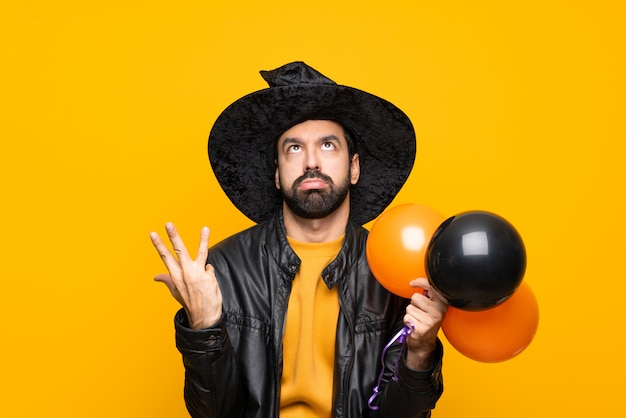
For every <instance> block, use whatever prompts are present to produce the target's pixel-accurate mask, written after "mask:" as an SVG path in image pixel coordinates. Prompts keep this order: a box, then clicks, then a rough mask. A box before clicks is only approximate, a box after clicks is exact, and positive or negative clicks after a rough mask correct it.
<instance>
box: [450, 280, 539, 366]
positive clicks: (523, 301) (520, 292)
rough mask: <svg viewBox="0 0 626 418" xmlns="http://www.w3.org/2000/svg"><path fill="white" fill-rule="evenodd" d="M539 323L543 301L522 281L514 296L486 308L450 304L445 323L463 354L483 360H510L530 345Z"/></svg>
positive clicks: (454, 342)
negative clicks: (462, 308) (540, 307)
mask: <svg viewBox="0 0 626 418" xmlns="http://www.w3.org/2000/svg"><path fill="white" fill-rule="evenodd" d="M538 325H539V305H538V303H537V299H536V298H535V295H534V293H533V291H532V290H531V288H530V286H528V285H527V284H526V283H524V282H522V283H521V284H520V286H519V287H518V289H517V290H516V291H515V293H513V295H511V297H510V298H508V299H507V300H505V301H504V302H502V303H501V304H499V305H497V306H495V307H493V308H490V309H486V310H482V311H466V310H461V309H457V308H453V307H450V308H448V312H447V313H446V317H445V318H444V320H443V324H442V326H441V328H442V330H443V333H444V334H445V336H446V338H447V339H448V341H449V342H450V344H451V345H452V346H453V347H454V348H456V349H457V350H458V351H459V352H460V353H461V354H463V355H464V356H466V357H469V358H470V359H472V360H476V361H480V362H483V363H497V362H501V361H505V360H509V359H511V358H513V357H515V356H516V355H518V354H519V353H521V352H522V351H524V349H526V347H528V345H529V344H530V343H531V341H532V340H533V338H534V337H535V333H536V332H537V327H538Z"/></svg>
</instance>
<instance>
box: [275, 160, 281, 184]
mask: <svg viewBox="0 0 626 418" xmlns="http://www.w3.org/2000/svg"><path fill="white" fill-rule="evenodd" d="M274 166H275V167H276V171H275V172H274V185H275V186H276V188H277V189H278V190H280V175H279V174H278V161H274Z"/></svg>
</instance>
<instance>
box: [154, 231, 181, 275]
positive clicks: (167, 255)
mask: <svg viewBox="0 0 626 418" xmlns="http://www.w3.org/2000/svg"><path fill="white" fill-rule="evenodd" d="M150 240H151V241H152V245H154V248H156V250H157V252H158V253H159V255H160V256H161V259H163V262H164V263H165V266H166V267H167V268H168V270H169V269H170V266H171V265H172V264H173V263H175V262H176V259H175V257H174V255H173V254H172V253H171V252H170V250H169V248H167V245H165V243H164V242H163V240H162V239H161V237H160V236H159V234H157V233H156V232H150Z"/></svg>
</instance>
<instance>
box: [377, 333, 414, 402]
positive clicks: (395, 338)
mask: <svg viewBox="0 0 626 418" xmlns="http://www.w3.org/2000/svg"><path fill="white" fill-rule="evenodd" d="M409 325H410V326H411V328H409V327H407V326H406V325H405V326H404V328H402V329H401V330H400V331H398V333H397V334H396V335H394V336H393V338H392V339H391V340H390V341H389V342H388V343H387V345H386V346H385V348H383V352H382V354H381V355H380V361H381V363H382V365H383V368H382V370H381V371H380V375H379V376H378V384H377V385H376V387H375V388H374V391H373V392H374V393H373V394H372V396H371V397H370V398H369V400H368V401H367V406H369V408H370V409H371V410H372V411H376V410H377V409H378V406H376V405H372V404H373V402H374V400H376V398H377V397H378V395H380V385H381V384H382V382H383V376H384V374H385V355H386V354H387V350H389V348H390V347H391V346H392V345H393V344H394V343H395V342H396V341H397V342H398V344H404V342H405V341H406V339H407V337H408V336H409V334H411V331H412V330H413V329H415V327H413V324H409ZM401 352H402V351H401ZM400 357H401V355H400V356H398V359H397V360H396V365H395V368H394V370H393V376H392V377H391V378H392V379H393V380H394V381H396V382H397V381H398V376H396V372H397V370H398V364H399V362H400Z"/></svg>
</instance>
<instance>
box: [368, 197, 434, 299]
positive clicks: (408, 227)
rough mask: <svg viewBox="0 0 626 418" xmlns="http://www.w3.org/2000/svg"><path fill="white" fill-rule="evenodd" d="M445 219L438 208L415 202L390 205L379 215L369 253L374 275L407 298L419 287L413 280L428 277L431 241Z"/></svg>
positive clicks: (384, 285) (393, 291)
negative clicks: (427, 258)
mask: <svg viewBox="0 0 626 418" xmlns="http://www.w3.org/2000/svg"><path fill="white" fill-rule="evenodd" d="M444 220H445V218H444V217H443V215H441V214H440V213H439V212H437V211H436V210H434V209H431V208H429V207H427V206H422V205H418V204H413V203H407V204H403V205H398V206H395V207H393V208H391V209H388V210H386V211H385V212H383V213H382V214H381V215H380V216H379V217H378V219H376V221H375V222H374V223H373V224H372V228H371V230H370V233H369V236H368V238H367V244H366V255H367V261H368V263H369V266H370V269H371V270H372V273H373V274H374V277H376V280H378V282H379V283H380V284H381V285H382V286H383V287H384V288H385V289H387V290H388V291H390V292H391V293H394V294H396V295H399V296H402V297H405V298H410V297H411V296H413V294H414V293H416V292H417V291H418V290H417V289H416V288H414V287H411V286H410V285H409V283H410V282H411V280H413V279H417V278H419V277H424V278H426V261H425V257H426V249H427V247H428V242H429V241H430V238H431V237H432V236H433V234H434V233H435V231H436V230H437V228H439V226H440V225H441V224H442V223H443V221H444Z"/></svg>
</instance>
